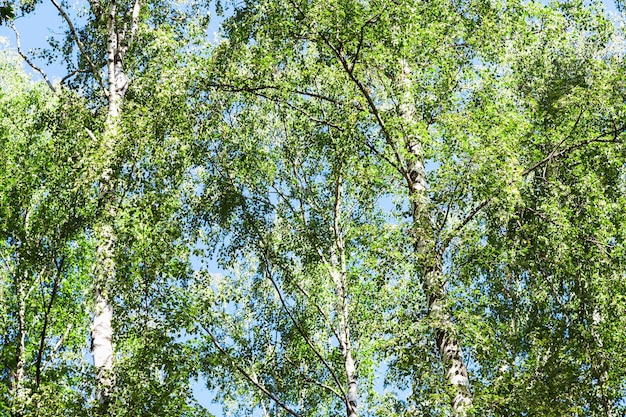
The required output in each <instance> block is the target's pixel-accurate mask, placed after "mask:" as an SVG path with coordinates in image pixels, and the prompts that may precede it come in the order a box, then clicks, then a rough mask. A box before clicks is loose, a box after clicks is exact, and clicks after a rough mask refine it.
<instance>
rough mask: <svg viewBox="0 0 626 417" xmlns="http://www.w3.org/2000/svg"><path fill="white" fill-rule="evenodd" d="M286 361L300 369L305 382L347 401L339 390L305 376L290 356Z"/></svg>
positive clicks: (286, 357) (299, 371)
mask: <svg viewBox="0 0 626 417" xmlns="http://www.w3.org/2000/svg"><path fill="white" fill-rule="evenodd" d="M285 360H286V361H287V362H289V363H290V364H291V365H292V366H293V367H294V368H297V369H298V373H299V374H300V375H301V376H302V378H304V380H305V381H307V382H310V383H312V384H315V385H317V386H320V387H322V388H324V389H326V390H328V391H330V392H332V393H333V394H335V395H336V396H337V397H338V398H340V399H341V401H345V400H346V399H345V398H344V397H342V396H341V394H340V393H338V392H337V390H335V389H334V388H333V387H331V386H330V385H326V384H324V383H323V382H320V381H318V380H316V379H313V378H309V377H308V376H307V375H305V374H304V372H302V371H301V370H300V368H299V367H298V364H296V363H295V362H294V361H292V360H291V359H289V357H288V356H285Z"/></svg>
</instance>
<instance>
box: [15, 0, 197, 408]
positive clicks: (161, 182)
mask: <svg viewBox="0 0 626 417" xmlns="http://www.w3.org/2000/svg"><path fill="white" fill-rule="evenodd" d="M52 3H53V5H54V6H55V8H56V9H57V11H58V13H59V16H60V17H61V19H62V21H63V25H64V26H63V28H64V32H65V34H66V37H65V38H62V39H52V40H51V42H50V44H51V48H50V49H49V50H48V51H47V52H46V54H47V56H48V57H49V58H50V59H55V58H60V59H63V60H64V62H65V63H66V65H67V69H68V75H67V76H66V77H64V78H63V79H62V80H61V82H60V83H56V84H55V83H52V82H48V85H49V87H50V89H51V90H54V91H56V92H57V94H63V90H65V89H66V88H67V89H69V90H75V91H79V92H80V93H81V94H83V95H84V97H85V102H83V104H82V105H83V106H84V107H85V109H87V108H88V109H90V110H91V114H90V115H88V116H87V117H84V118H82V119H81V118H79V117H77V118H76V119H75V123H76V124H77V125H79V126H80V129H81V133H80V134H81V135H87V137H88V138H90V142H91V143H90V146H89V149H88V152H86V153H85V154H84V155H82V157H81V159H80V164H81V168H82V172H81V173H82V175H81V176H80V177H79V178H77V179H76V183H75V184H74V185H75V186H76V187H80V188H86V189H92V190H94V189H95V190H96V191H95V193H94V194H93V195H92V198H93V200H92V201H95V205H94V206H92V209H93V210H94V213H93V214H94V218H95V221H94V222H93V223H91V224H90V225H89V227H88V228H86V229H85V232H87V233H88V235H89V236H91V237H92V238H94V240H95V242H96V243H95V247H94V252H95V253H94V263H93V270H92V271H91V273H92V275H93V281H92V286H93V298H92V300H93V321H92V324H91V332H90V333H91V335H90V352H91V355H92V357H93V361H94V368H95V376H96V382H97V383H96V386H97V388H96V390H95V397H96V403H97V404H98V407H97V408H98V409H99V410H98V411H97V413H99V414H102V415H114V414H116V413H117V414H119V413H123V412H124V411H123V407H120V406H119V404H121V403H124V402H125V401H129V397H130V398H134V401H137V402H138V403H140V405H139V404H138V405H137V407H138V408H144V407H146V404H147V403H149V402H153V403H154V404H153V405H152V406H151V407H150V408H144V412H148V411H147V410H148V409H153V408H152V407H156V405H157V404H158V402H155V398H160V399H159V401H163V400H164V399H167V398H169V399H170V400H172V398H171V397H168V396H167V395H165V394H158V393H157V394H156V396H151V395H153V394H155V391H157V390H158V388H159V384H163V385H164V386H165V385H167V384H169V383H171V384H173V386H172V387H170V388H171V389H180V390H181V391H180V395H179V396H177V397H176V399H175V400H174V401H170V402H171V403H172V404H173V403H176V402H177V404H178V406H174V405H172V404H170V405H168V407H171V408H172V410H175V411H176V412H179V413H184V412H186V411H185V409H186V405H187V401H188V400H189V396H190V395H191V394H190V391H189V387H188V386H189V383H188V377H187V376H188V374H185V375H186V376H181V375H180V374H178V372H181V373H183V372H186V371H185V369H186V368H181V369H180V370H176V369H172V368H169V369H166V370H164V371H156V370H155V368H154V367H155V366H157V365H156V364H153V365H151V369H150V370H149V372H147V373H145V374H144V377H147V379H146V381H150V382H151V383H153V384H155V385H153V386H152V390H151V391H150V393H149V395H145V396H143V397H142V396H141V395H138V394H139V391H132V390H129V389H128V384H132V383H134V382H131V381H132V378H131V379H130V380H129V379H124V380H123V384H126V385H123V386H121V387H117V386H116V384H115V373H116V371H115V369H114V359H115V358H118V359H119V358H124V361H123V363H124V366H123V368H125V367H126V366H129V363H132V361H130V362H129V361H128V360H127V359H128V357H129V356H130V357H131V358H134V359H136V358H137V356H140V355H141V351H140V349H141V346H142V345H143V343H144V342H145V343H147V339H148V338H149V337H153V340H152V342H156V341H159V342H161V343H164V344H167V343H169V345H168V346H170V347H172V348H173V349H174V351H175V352H177V351H179V350H180V351H182V350H184V347H183V346H182V345H181V344H177V343H175V341H174V339H175V337H176V336H175V335H177V334H180V332H172V330H171V329H172V327H171V326H170V325H166V324H165V323H161V325H160V326H157V328H156V329H155V331H154V333H152V334H145V336H146V338H145V339H142V338H140V339H141V340H142V343H138V344H137V343H129V338H130V337H131V335H132V332H131V331H129V330H128V329H132V328H133V326H136V325H140V324H139V323H140V322H142V321H143V325H145V324H146V321H152V320H154V319H153V318H146V314H147V312H148V311H149V309H150V307H149V306H151V305H152V304H155V305H158V307H154V309H155V310H158V309H159V308H163V305H165V304H167V303H169V302H171V299H169V298H164V297H158V296H156V295H155V294H153V292H154V291H156V290H157V289H158V288H159V287H158V285H157V282H162V285H163V288H162V290H165V288H166V287H167V285H169V283H171V282H177V280H180V279H183V278H184V277H185V274H186V272H185V271H186V269H185V267H184V265H186V262H187V260H186V253H187V252H186V251H184V250H181V249H180V248H175V246H176V243H175V242H177V239H179V238H181V235H180V234H181V233H182V227H183V223H181V222H179V223H173V224H172V223H171V220H172V217H173V216H175V215H176V214H175V213H176V211H177V210H180V209H181V206H182V204H183V201H182V200H181V198H182V194H183V193H184V192H185V191H184V187H183V185H182V183H183V182H184V179H185V178H186V175H185V174H186V171H185V167H186V165H185V164H186V162H185V158H186V155H187V153H186V151H185V146H186V145H185V144H184V141H183V139H182V137H183V135H185V134H187V133H188V132H190V131H191V129H190V127H189V126H188V125H187V124H186V122H188V119H186V118H183V117H182V116H181V115H182V114H184V113H185V112H186V111H187V109H186V103H185V91H186V88H188V85H189V84H188V82H187V79H188V77H187V78H186V77H185V76H184V74H185V73H184V72H183V71H181V70H180V66H179V65H182V60H180V61H179V60H177V59H176V57H182V56H183V54H184V52H183V51H184V48H185V47H186V46H187V45H190V44H192V43H193V42H194V41H195V39H196V36H197V35H198V34H202V33H203V32H202V30H203V29H202V28H203V27H204V25H205V24H206V23H207V22H208V19H206V18H205V16H203V15H202V14H199V13H198V12H199V10H200V9H199V8H197V7H196V6H195V5H194V4H192V3H185V4H182V3H181V4H180V5H173V4H170V3H162V2H157V3H143V2H141V1H136V2H130V3H128V2H126V3H120V2H116V1H110V2H109V1H105V2H99V1H94V2H89V3H88V4H84V5H82V6H80V5H78V6H70V5H69V4H66V3H63V2H56V1H52ZM23 6H24V8H25V10H26V9H28V10H31V9H32V8H33V7H34V6H36V4H25V5H23ZM81 7H84V8H83V9H81ZM189 16H190V18H189V20H187V17H189ZM79 17H80V18H79ZM196 17H197V19H196ZM181 22H184V25H183V24H181ZM22 55H23V56H24V57H25V58H28V56H26V55H25V54H24V53H23V52H22ZM28 62H29V64H32V61H30V60H29V61H28ZM40 71H41V72H42V73H43V71H42V70H41V69H40ZM46 79H47V80H49V78H48V77H46ZM161 83H162V84H161ZM133 86H134V87H133ZM144 87H145V88H152V90H151V91H145V90H142V88H144ZM129 96H130V97H132V99H131V100H129ZM159 112H160V113H159ZM76 116H78V114H77V115H76ZM140 129H144V130H140ZM68 180H69V178H68ZM158 196H165V198H164V199H163V200H159V198H158ZM142 207H143V208H144V209H145V210H147V212H145V213H143V214H144V215H143V216H139V215H138V210H140V209H141V208H142ZM166 225H167V226H172V227H169V228H168V227H166ZM131 231H133V232H135V234H133V233H131ZM158 233H161V237H162V239H160V240H159V244H160V245H162V246H161V248H160V249H161V252H160V254H157V253H154V252H148V251H146V250H145V248H146V245H147V243H146V239H154V238H155V234H158ZM166 236H168V237H170V238H171V240H164V238H165V237H166ZM178 242H179V244H180V245H184V244H183V243H182V240H180V241H178ZM142 247H143V249H144V250H142V251H140V250H139V249H140V248H142ZM166 254H169V255H170V256H171V258H170V259H169V260H168V261H167V262H165V261H164V258H160V259H159V255H160V256H166ZM120 262H123V263H120ZM150 264H152V265H150ZM137 267H141V268H144V269H145V270H144V271H142V272H139V273H138V271H137V269H136V268H137ZM120 272H122V273H123V274H124V275H122V276H120V275H119V273H120ZM136 279H140V280H141V282H142V284H143V285H137V284H136V283H135V282H133V281H134V280H136ZM138 291H143V292H144V301H145V303H144V304H143V305H139V306H136V304H134V299H135V298H136V297H138V296H137V292H138ZM172 297H173V295H172ZM131 299H132V300H133V303H132V304H130V305H128V301H127V300H131ZM115 305H117V306H118V312H117V313H116V314H114V306H115ZM137 314H139V315H142V317H143V318H141V320H137ZM154 314H155V315H157V316H158V314H159V312H157V311H155V312H154ZM117 316H120V317H123V318H124V321H120V320H118V319H117V318H116V317H117ZM167 318H168V320H170V319H171V320H176V319H174V318H171V317H167ZM170 324H171V323H170ZM178 324H180V323H179V322H178ZM115 328H117V329H121V330H122V331H123V332H122V333H120V332H118V333H117V334H116V333H115V332H114V329H115ZM163 333H165V334H166V335H167V336H165V337H163ZM116 341H117V343H118V344H119V345H120V347H121V348H122V350H118V351H116V349H115V343H116ZM135 342H136V341H135ZM163 348H164V347H163ZM173 357H174V354H173V355H172V359H173ZM143 360H144V362H150V361H154V360H159V355H152V356H150V355H148V354H146V355H143ZM138 362H139V361H138ZM133 366H137V365H136V364H135V365H133ZM135 369H137V368H135ZM157 369H158V368H157ZM146 371H148V369H146ZM123 376H124V377H126V376H128V374H123ZM135 382H136V381H135ZM161 388H163V387H161ZM115 392H116V394H114V393H115ZM146 394H148V393H146ZM141 398H143V400H141ZM116 401H117V404H114V403H115V402H116ZM161 406H162V407H163V404H161Z"/></svg>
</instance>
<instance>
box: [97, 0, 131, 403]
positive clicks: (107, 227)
mask: <svg viewBox="0 0 626 417" xmlns="http://www.w3.org/2000/svg"><path fill="white" fill-rule="evenodd" d="M108 6H109V7H108V9H107V15H106V19H107V35H108V41H107V51H106V56H107V74H108V79H107V81H108V86H107V87H108V88H107V90H106V96H107V100H108V111H107V120H106V126H105V131H104V137H103V143H102V149H103V153H104V161H103V167H102V173H101V175H100V177H99V192H98V194H99V195H98V201H99V206H100V208H101V210H102V211H101V219H100V223H99V225H98V226H97V229H96V236H97V239H98V246H97V249H96V266H95V270H94V276H95V285H94V300H95V307H94V317H93V322H92V326H91V354H92V356H93V360H94V366H95V368H96V380H97V388H96V399H97V401H98V402H99V404H100V407H101V412H102V414H104V415H106V414H107V409H108V404H109V402H110V400H111V392H112V389H113V386H114V380H113V365H114V363H113V362H114V346H113V317H114V316H113V315H114V311H113V304H112V293H111V292H112V288H113V284H114V283H115V281H116V268H115V240H116V236H115V228H114V224H115V219H116V216H117V210H116V203H117V196H116V190H115V178H114V168H113V161H114V157H115V152H116V147H117V143H118V141H119V137H120V116H121V114H122V104H123V100H124V94H125V93H126V90H127V88H128V80H127V78H126V75H125V73H124V65H123V59H124V57H125V55H126V51H127V50H128V46H129V45H130V43H131V42H132V37H133V36H134V35H135V32H136V30H137V24H138V15H139V9H140V6H141V4H140V3H139V1H136V2H135V4H134V7H133V9H132V17H131V32H130V39H124V35H125V28H126V25H124V30H123V31H122V32H120V30H119V28H118V20H119V19H118V15H117V3H116V0H110V1H109V4H108ZM92 11H93V13H94V14H96V15H97V16H98V15H99V16H101V17H103V13H102V9H100V8H99V5H98V4H97V3H92Z"/></svg>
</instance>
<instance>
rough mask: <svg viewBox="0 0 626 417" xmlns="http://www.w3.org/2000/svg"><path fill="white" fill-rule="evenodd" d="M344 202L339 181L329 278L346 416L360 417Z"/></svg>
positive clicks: (339, 180) (337, 184) (338, 179)
mask: <svg viewBox="0 0 626 417" xmlns="http://www.w3.org/2000/svg"><path fill="white" fill-rule="evenodd" d="M342 198H343V184H342V179H341V177H338V178H337V181H336V185H335V206H334V213H333V234H334V238H335V243H334V247H333V248H332V249H331V256H330V263H331V266H330V271H331V272H330V274H331V277H332V279H333V283H334V284H335V295H336V297H337V299H336V304H335V311H336V312H337V316H338V317H339V344H340V345H341V352H342V355H343V358H344V370H345V372H346V379H347V382H348V390H347V398H346V415H347V416H348V417H357V415H358V414H357V400H358V391H357V388H358V385H357V376H356V367H355V364H354V359H353V357H352V344H351V342H350V320H349V319H350V315H349V311H348V291H347V288H348V287H347V285H348V283H347V271H346V257H345V250H344V244H343V237H342V235H341V230H340V218H341V202H342Z"/></svg>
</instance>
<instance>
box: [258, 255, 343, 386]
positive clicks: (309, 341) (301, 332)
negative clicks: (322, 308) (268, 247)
mask: <svg viewBox="0 0 626 417" xmlns="http://www.w3.org/2000/svg"><path fill="white" fill-rule="evenodd" d="M263 258H264V259H265V262H264V267H265V272H266V274H267V278H268V279H269V280H270V282H271V283H272V286H273V287H274V289H275V290H276V293H277V294H278V298H279V299H280V303H281V305H282V306H283V309H284V310H285V312H286V313H287V315H288V316H289V319H290V320H291V322H292V323H293V325H294V326H295V327H296V329H297V330H298V333H300V335H301V336H302V338H303V339H304V341H305V342H306V343H307V345H309V347H310V348H311V350H312V351H313V353H314V354H315V356H317V358H318V359H319V360H320V361H321V362H322V363H323V364H324V367H326V369H328V371H329V372H330V375H331V376H332V377H333V380H334V381H335V384H337V387H339V389H340V391H341V394H342V395H343V396H344V397H345V395H346V393H345V391H344V389H343V385H342V384H341V382H340V381H339V378H338V377H337V375H336V374H335V371H333V369H332V367H331V366H330V365H329V363H328V362H327V361H326V359H324V357H323V356H322V354H321V353H320V352H319V350H318V349H317V348H316V347H315V345H314V344H313V342H311V340H310V339H309V338H308V337H307V335H306V333H305V332H304V330H302V327H300V325H299V324H298V321H297V320H296V318H295V317H294V315H293V313H292V312H291V310H289V307H288V306H287V302H286V301H285V298H284V297H283V294H282V293H281V292H280V289H279V288H278V284H277V283H276V280H275V279H274V277H273V276H272V272H271V271H270V269H269V268H270V267H269V259H268V257H267V254H266V253H263Z"/></svg>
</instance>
